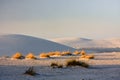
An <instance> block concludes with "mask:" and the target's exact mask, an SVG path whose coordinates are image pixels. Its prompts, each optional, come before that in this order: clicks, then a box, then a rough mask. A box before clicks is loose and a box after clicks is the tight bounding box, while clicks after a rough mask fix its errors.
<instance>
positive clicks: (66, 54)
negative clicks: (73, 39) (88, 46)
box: [62, 51, 72, 56]
mask: <svg viewBox="0 0 120 80" xmlns="http://www.w3.org/2000/svg"><path fill="white" fill-rule="evenodd" d="M62 55H63V56H68V55H72V53H71V52H70V51H63V52H62Z"/></svg>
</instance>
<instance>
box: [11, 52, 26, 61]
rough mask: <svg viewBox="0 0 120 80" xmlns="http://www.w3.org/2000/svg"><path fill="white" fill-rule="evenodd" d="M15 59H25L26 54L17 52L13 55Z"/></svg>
mask: <svg viewBox="0 0 120 80" xmlns="http://www.w3.org/2000/svg"><path fill="white" fill-rule="evenodd" d="M12 58H13V59H23V58H24V56H23V55H22V53H20V52H17V53H15V54H14V55H13V56H12Z"/></svg>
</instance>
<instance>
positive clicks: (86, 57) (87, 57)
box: [80, 55, 94, 59]
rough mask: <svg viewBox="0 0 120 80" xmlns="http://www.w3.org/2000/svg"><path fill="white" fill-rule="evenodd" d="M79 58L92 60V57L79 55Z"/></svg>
mask: <svg viewBox="0 0 120 80" xmlns="http://www.w3.org/2000/svg"><path fill="white" fill-rule="evenodd" d="M80 58H84V59H94V55H81V56H80Z"/></svg>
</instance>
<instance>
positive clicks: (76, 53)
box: [73, 51, 81, 55]
mask: <svg viewBox="0 0 120 80" xmlns="http://www.w3.org/2000/svg"><path fill="white" fill-rule="evenodd" d="M73 54H75V55H80V54H81V52H80V51H75V52H74V53H73Z"/></svg>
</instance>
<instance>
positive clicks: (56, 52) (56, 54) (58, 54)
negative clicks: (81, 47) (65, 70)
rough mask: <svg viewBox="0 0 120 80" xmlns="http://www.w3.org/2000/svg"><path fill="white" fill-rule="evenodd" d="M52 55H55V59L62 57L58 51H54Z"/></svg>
mask: <svg viewBox="0 0 120 80" xmlns="http://www.w3.org/2000/svg"><path fill="white" fill-rule="evenodd" d="M54 53H55V55H54V56H55V57H60V56H62V54H61V52H60V51H55V52H54Z"/></svg>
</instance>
